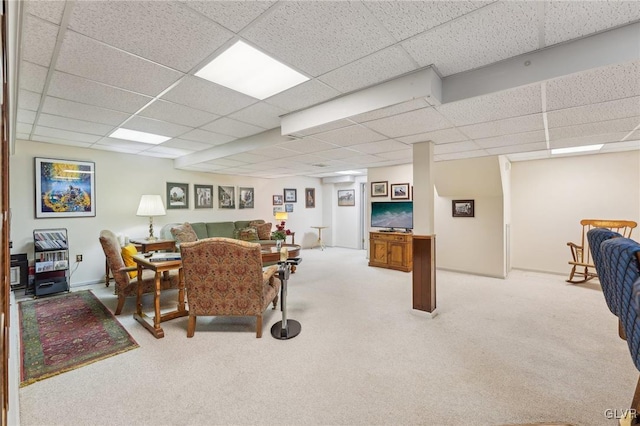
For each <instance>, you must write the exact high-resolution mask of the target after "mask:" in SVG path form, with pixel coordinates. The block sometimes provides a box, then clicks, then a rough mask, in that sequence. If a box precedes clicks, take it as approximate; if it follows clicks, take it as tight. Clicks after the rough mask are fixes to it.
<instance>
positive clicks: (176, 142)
mask: <svg viewBox="0 0 640 426" xmlns="http://www.w3.org/2000/svg"><path fill="white" fill-rule="evenodd" d="M159 146H166V147H170V148H178V149H184V150H188V151H204V150H205V149H211V148H212V145H211V144H208V143H202V142H195V141H188V140H185V139H179V138H173V139H170V140H168V141H166V142H163V143H162V144H161V145H159Z"/></svg>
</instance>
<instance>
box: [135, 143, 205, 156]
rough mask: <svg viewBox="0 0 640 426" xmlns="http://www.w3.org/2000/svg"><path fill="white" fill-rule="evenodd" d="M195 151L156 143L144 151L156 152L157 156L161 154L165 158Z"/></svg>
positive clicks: (148, 152) (147, 152)
mask: <svg viewBox="0 0 640 426" xmlns="http://www.w3.org/2000/svg"><path fill="white" fill-rule="evenodd" d="M193 152H195V151H192V150H189V149H181V148H173V147H169V146H164V145H156V146H154V147H152V148H149V149H147V150H146V151H145V153H146V154H151V153H154V154H158V156H160V155H162V156H163V157H165V158H178V157H182V156H183V155H188V154H192V153H193Z"/></svg>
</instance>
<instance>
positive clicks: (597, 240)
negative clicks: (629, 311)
mask: <svg viewBox="0 0 640 426" xmlns="http://www.w3.org/2000/svg"><path fill="white" fill-rule="evenodd" d="M620 237H622V235H620V234H619V233H617V232H615V231H612V230H610V229H607V228H594V229H591V230H590V231H589V232H587V240H588V241H589V250H591V258H592V259H593V264H594V265H595V266H596V272H597V273H598V278H599V280H600V285H601V286H602V293H604V299H605V301H606V302H607V306H608V307H609V310H610V311H611V312H612V313H613V314H614V315H616V316H618V312H617V311H618V309H617V307H616V306H615V305H614V303H613V294H614V291H615V289H614V283H613V282H610V281H609V280H608V274H607V273H606V262H605V258H604V257H603V256H602V253H601V251H600V245H601V244H602V243H603V242H605V241H607V240H610V239H611V238H620Z"/></svg>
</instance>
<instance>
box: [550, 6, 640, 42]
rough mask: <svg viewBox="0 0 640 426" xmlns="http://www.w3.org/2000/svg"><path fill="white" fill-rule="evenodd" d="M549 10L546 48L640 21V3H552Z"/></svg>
mask: <svg viewBox="0 0 640 426" xmlns="http://www.w3.org/2000/svg"><path fill="white" fill-rule="evenodd" d="M545 7H546V9H545V19H544V37H545V45H546V46H551V45H552V44H556V43H561V42H563V41H567V40H572V39H576V38H580V37H584V36H586V35H589V34H593V33H596V32H599V31H602V30H606V29H608V28H614V27H617V26H620V25H625V24H628V23H631V22H633V21H638V20H640V3H638V2H637V1H607V2H599V1H596V2H593V1H549V2H546V3H545Z"/></svg>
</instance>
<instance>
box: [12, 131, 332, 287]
mask: <svg viewBox="0 0 640 426" xmlns="http://www.w3.org/2000/svg"><path fill="white" fill-rule="evenodd" d="M34 157H46V158H59V159H68V160H83V161H93V162H95V169H96V197H97V198H96V210H97V215H96V216H95V217H82V218H60V219H57V218H56V219H35V212H34V169H33V168H34ZM10 161H11V162H10V179H11V181H10V185H11V188H10V205H11V239H12V241H13V249H12V253H28V256H29V258H32V257H33V229H36V228H54V227H56V228H57V227H61V228H67V229H68V233H69V245H70V247H69V254H70V256H71V257H72V259H71V260H72V265H71V270H72V271H73V275H72V277H71V285H72V286H78V285H83V284H87V283H94V282H98V281H100V280H101V279H102V277H103V275H104V255H103V253H102V249H101V247H100V244H99V242H98V235H99V233H100V230H102V229H110V230H112V231H113V232H115V233H117V234H123V235H127V236H130V237H142V236H145V235H147V234H148V218H144V217H138V216H136V214H135V213H136V210H137V207H138V203H139V201H140V195H142V194H148V193H151V194H161V195H162V198H163V200H164V199H165V183H166V182H183V183H189V184H190V187H189V191H190V196H189V198H190V200H189V204H190V206H191V208H190V209H188V210H167V215H166V216H162V217H157V218H155V219H154V229H155V230H156V232H155V233H156V236H157V235H158V232H159V231H160V228H161V227H162V225H164V224H166V223H171V222H183V221H189V222H200V221H202V222H214V221H233V220H244V219H254V218H256V219H257V218H260V219H265V220H266V221H272V222H273V221H274V219H273V206H272V195H274V194H282V191H283V188H296V189H297V194H298V202H297V203H294V211H293V213H290V214H289V220H288V221H287V227H288V228H290V229H291V230H293V231H295V232H296V243H298V244H300V243H302V244H303V246H307V247H308V246H310V245H311V244H313V243H315V240H316V239H317V237H316V235H317V234H316V233H315V231H314V230H313V229H311V226H313V225H316V224H318V223H322V212H323V197H322V194H323V191H322V185H321V183H320V180H319V179H316V178H305V177H296V178H295V179H272V180H270V179H257V178H248V177H241V176H231V175H218V174H210V173H198V172H189V171H183V170H176V169H174V168H173V161H172V160H167V159H160V158H152V157H139V156H136V155H130V154H121V153H114V152H107V151H99V150H92V149H82V148H74V147H66V146H61V145H52V144H46V143H37V142H28V141H17V143H16V153H15V155H13V156H12V157H11V160H10ZM193 184H205V185H214V186H217V185H234V186H249V187H254V188H255V195H256V197H255V198H256V199H255V208H254V209H245V210H239V209H235V210H225V209H218V208H217V205H216V206H215V207H214V208H213V209H198V210H195V209H194V208H193ZM305 187H309V188H314V187H315V188H316V208H314V209H306V208H305V204H304V188H305ZM214 194H215V195H216V196H217V188H216V189H215V190H214ZM76 254H82V255H83V257H84V261H83V262H82V263H78V264H76V263H75V262H74V261H75V255H76Z"/></svg>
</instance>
